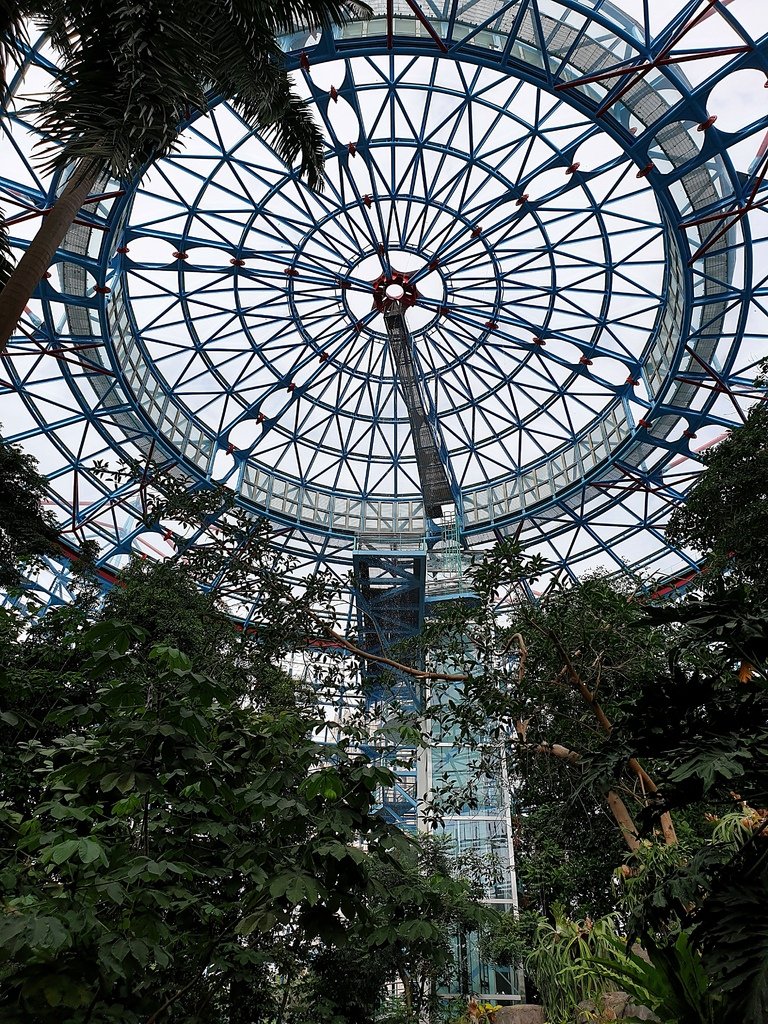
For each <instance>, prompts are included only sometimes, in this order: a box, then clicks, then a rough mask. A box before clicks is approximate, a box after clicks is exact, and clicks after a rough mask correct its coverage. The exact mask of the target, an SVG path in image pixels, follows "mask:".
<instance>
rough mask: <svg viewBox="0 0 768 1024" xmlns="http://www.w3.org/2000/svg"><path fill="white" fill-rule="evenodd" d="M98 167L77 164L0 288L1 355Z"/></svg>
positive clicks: (96, 164) (83, 162)
mask: <svg viewBox="0 0 768 1024" xmlns="http://www.w3.org/2000/svg"><path fill="white" fill-rule="evenodd" d="M100 170H101V167H100V164H99V161H97V160H92V159H88V160H81V161H80V162H79V163H78V165H77V166H76V167H75V169H74V171H73V172H72V174H71V175H70V177H69V180H68V181H67V184H66V185H65V187H64V191H63V192H62V193H61V195H60V196H59V198H58V199H57V200H56V202H55V204H54V205H53V206H52V207H51V209H50V210H49V212H48V213H47V214H46V215H45V216H44V217H43V222H42V224H41V225H40V230H39V231H38V232H37V234H36V235H35V237H34V238H33V239H32V241H31V242H30V244H29V248H28V249H27V251H26V252H25V253H24V255H23V256H22V257H21V259H20V260H19V262H18V265H17V267H16V269H15V270H14V271H13V273H12V274H11V276H10V277H9V279H8V282H7V283H6V285H5V287H4V288H3V290H2V291H0V355H1V354H2V353H3V352H5V350H6V348H7V347H8V340H9V339H10V337H11V335H12V334H13V332H14V330H15V329H16V325H17V324H18V322H19V320H20V319H21V316H22V314H23V312H24V308H25V307H26V306H27V304H28V303H29V300H30V298H31V297H32V293H33V292H34V290H35V288H36V287H37V285H38V283H39V282H40V280H41V279H42V277H43V275H44V274H45V272H46V270H47V269H48V267H49V266H50V265H51V260H52V259H53V257H54V256H55V254H56V250H57V249H58V248H59V246H60V245H61V243H62V241H63V239H64V236H65V235H66V233H67V231H68V230H69V228H70V226H71V225H72V222H73V221H74V219H75V218H76V217H77V215H78V213H79V212H80V207H81V206H82V205H83V203H84V202H85V200H86V199H87V198H88V195H89V193H90V191H91V189H92V188H93V186H94V185H95V184H96V181H97V179H98V177H99V172H100Z"/></svg>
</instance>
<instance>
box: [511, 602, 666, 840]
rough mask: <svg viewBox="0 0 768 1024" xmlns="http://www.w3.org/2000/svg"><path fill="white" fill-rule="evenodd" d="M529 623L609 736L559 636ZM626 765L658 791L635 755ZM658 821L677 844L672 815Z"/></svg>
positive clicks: (608, 726)
mask: <svg viewBox="0 0 768 1024" xmlns="http://www.w3.org/2000/svg"><path fill="white" fill-rule="evenodd" d="M530 624H531V626H532V627H533V628H534V629H535V630H536V631H537V632H538V633H541V634H543V635H544V636H546V637H547V639H548V640H550V641H551V642H552V643H553V644H554V645H555V647H556V648H557V651H558V653H559V655H560V657H561V658H562V659H563V663H564V665H565V667H566V670H567V672H568V676H569V678H570V680H571V682H572V683H573V684H574V686H575V687H576V689H577V690H578V691H579V693H580V694H581V696H582V697H583V698H584V700H585V701H586V702H587V704H589V706H590V707H591V708H592V711H593V712H594V714H595V717H596V718H597V721H598V722H599V724H600V728H601V729H602V730H603V732H604V733H605V734H606V736H610V735H611V733H612V732H613V725H612V723H611V721H610V719H609V718H608V716H607V715H606V713H605V712H604V711H603V709H602V708H601V707H600V705H599V704H598V702H597V700H596V699H595V695H594V693H593V692H592V691H591V690H590V688H589V687H588V686H587V684H586V683H585V682H584V680H583V679H582V678H581V676H580V675H579V673H578V672H577V670H576V667H575V666H574V664H573V662H572V661H571V658H570V656H569V654H568V652H567V651H566V650H565V648H564V647H563V645H562V643H561V642H560V638H559V637H558V636H557V634H556V633H554V632H553V631H552V630H551V629H549V628H547V627H546V626H541V625H540V624H539V623H537V622H533V621H530ZM627 766H628V768H630V770H631V771H633V772H634V773H635V775H636V776H637V777H638V779H639V780H640V782H641V783H642V784H643V785H644V786H645V788H646V789H647V790H648V792H649V793H658V791H659V787H658V786H657V785H656V783H655V782H654V781H653V779H652V778H651V777H650V775H649V774H648V772H646V770H645V769H644V768H643V766H642V765H641V764H640V762H639V761H638V760H637V758H636V757H630V758H629V759H628V760H627ZM659 823H660V825H661V831H662V834H663V836H664V842H665V843H666V844H667V846H675V845H676V844H677V835H676V833H675V826H674V825H673V823H672V816H671V815H670V813H669V812H668V811H665V812H664V813H663V814H662V815H661V816H660V818H659Z"/></svg>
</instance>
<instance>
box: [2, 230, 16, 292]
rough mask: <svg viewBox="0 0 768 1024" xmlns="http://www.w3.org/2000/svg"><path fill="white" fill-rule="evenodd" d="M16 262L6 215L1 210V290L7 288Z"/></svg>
mask: <svg viewBox="0 0 768 1024" xmlns="http://www.w3.org/2000/svg"><path fill="white" fill-rule="evenodd" d="M13 269H14V263H13V256H12V255H11V243H10V239H9V238H8V228H7V226H6V223H5V215H4V214H3V211H2V210H0V291H1V290H2V289H3V288H5V285H6V282H7V281H8V278H9V277H10V276H11V274H12V273H13Z"/></svg>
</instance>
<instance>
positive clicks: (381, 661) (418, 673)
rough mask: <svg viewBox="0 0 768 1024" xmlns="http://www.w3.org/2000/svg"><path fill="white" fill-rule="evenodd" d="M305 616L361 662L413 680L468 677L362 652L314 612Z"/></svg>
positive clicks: (462, 679) (461, 680) (463, 679)
mask: <svg viewBox="0 0 768 1024" xmlns="http://www.w3.org/2000/svg"><path fill="white" fill-rule="evenodd" d="M307 615H308V616H309V617H310V618H311V619H312V620H313V622H316V623H317V624H318V626H320V628H321V629H322V630H323V632H324V633H325V635H326V636H328V637H330V638H331V640H333V641H334V643H337V644H338V645H339V647H343V648H344V650H346V651H349V653H350V654H354V655H355V656H356V657H358V658H361V659H362V660H363V661H372V662H375V664H377V665H386V666H387V668H392V669H394V670H395V671H397V672H404V673H405V674H406V675H409V676H413V678H414V679H441V680H443V681H444V682H448V683H465V682H466V681H467V680H468V679H469V676H468V675H458V674H456V675H453V674H451V673H448V672H428V671H425V670H424V669H420V668H414V667H413V666H412V665H403V664H402V662H399V661H394V660H393V659H392V658H387V657H385V656H384V655H383V654H371V653H370V652H369V651H364V650H363V649H362V647H358V646H357V645H356V644H353V643H352V641H351V640H347V638H346V637H343V636H342V635H341V633H337V632H336V630H335V629H332V628H331V627H330V626H329V625H328V623H327V622H324V621H323V620H322V619H321V618H320V616H319V615H315V613H314V612H310V611H308V612H307Z"/></svg>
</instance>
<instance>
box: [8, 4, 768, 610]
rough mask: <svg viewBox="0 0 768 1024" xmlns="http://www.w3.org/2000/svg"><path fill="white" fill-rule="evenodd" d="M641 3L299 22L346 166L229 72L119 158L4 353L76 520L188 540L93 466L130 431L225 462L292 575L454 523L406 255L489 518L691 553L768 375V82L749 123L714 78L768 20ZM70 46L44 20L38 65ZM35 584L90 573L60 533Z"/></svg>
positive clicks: (463, 503) (19, 173)
mask: <svg viewBox="0 0 768 1024" xmlns="http://www.w3.org/2000/svg"><path fill="white" fill-rule="evenodd" d="M649 6H650V5H637V4H633V3H631V2H630V0H627V2H626V3H625V4H622V5H615V4H614V5H611V4H605V3H600V2H598V0H595V2H586V0H511V2H508V3H493V2H490V0H478V2H475V3H463V4H460V3H458V0H446V2H445V3H443V4H440V3H428V4H427V3H424V4H423V5H421V6H418V5H417V4H416V2H415V0H396V2H395V0H390V2H389V3H386V2H385V3H384V4H379V5H378V6H375V12H376V13H375V15H374V18H373V19H372V21H371V22H369V23H367V24H363V23H356V24H352V25H349V26H346V27H345V28H344V29H342V30H338V31H337V32H335V33H333V34H326V35H325V36H323V37H322V38H319V39H318V38H315V37H311V36H309V35H308V34H307V33H303V34H302V33H297V34H296V35H295V36H294V37H292V38H291V39H289V40H286V50H287V53H288V58H287V59H288V60H289V63H290V64H291V66H292V67H294V68H295V72H296V78H297V85H298V87H299V88H300V89H302V90H303V91H304V93H305V95H306V96H307V98H308V100H309V102H311V103H312V104H314V107H315V109H316V111H317V114H318V118H319V121H320V123H321V126H322V127H323V131H324V135H325V138H326V142H327V147H328V148H327V166H328V184H327V187H326V191H325V193H324V194H323V195H322V196H317V195H314V194H312V193H310V192H309V191H308V190H307V189H306V188H305V187H304V186H303V185H302V184H301V183H300V181H299V180H298V177H297V172H296V168H293V167H286V166H284V165H282V164H281V163H280V162H279V161H278V160H277V159H276V158H275V156H274V154H273V153H272V151H271V150H270V148H269V146H268V143H266V142H265V140H263V139H259V138H258V137H255V136H253V135H252V134H251V133H250V132H248V131H247V130H246V129H245V127H244V126H243V125H242V123H241V122H239V119H238V118H237V116H236V114H234V112H233V111H232V110H231V108H230V107H228V106H227V105H226V104H224V103H215V102H214V103H213V105H212V107H211V110H210V112H209V113H208V114H206V115H202V114H201V113H199V112H193V113H192V115H191V116H190V118H189V120H188V122H187V123H186V124H185V125H184V127H183V131H182V143H183V148H182V149H181V150H180V152H179V153H177V154H175V155H173V156H171V157H169V158H167V159H165V160H162V161H159V162H158V163H157V164H156V165H154V166H152V167H148V168H146V169H145V170H144V172H143V173H142V174H140V175H139V176H137V179H136V180H135V181H133V182H130V183H122V184H121V183H117V182H108V181H105V182H102V183H100V185H99V190H100V191H99V195H98V196H94V197H93V198H92V200H91V201H89V203H88V204H86V206H85V207H84V209H83V211H82V213H81V216H80V218H79V221H78V223H77V224H76V225H75V226H73V228H72V230H71V231H70V232H69V234H68V235H67V238H66V239H65V241H64V243H63V245H62V247H61V249H60V251H59V253H58V255H57V258H56V260H55V262H54V265H53V266H52V268H51V277H50V279H49V280H47V281H44V282H42V283H41V286H40V288H39V289H38V293H37V295H36V297H35V300H34V301H33V303H32V304H31V306H30V309H29V311H28V315H27V317H25V320H24V321H23V322H22V325H21V326H22V330H21V331H20V333H19V334H18V335H17V336H16V337H15V338H14V340H13V342H12V344H11V346H10V347H9V352H8V355H7V357H6V358H5V379H4V380H3V382H2V388H3V393H4V399H3V403H4V406H3V408H4V410H5V409H7V410H8V411H7V412H6V411H0V418H1V419H2V421H3V422H4V428H5V436H6V438H7V439H9V440H19V441H20V442H22V443H23V444H25V445H26V446H27V447H28V448H29V449H30V450H32V451H33V452H34V453H35V454H37V455H38V456H39V458H40V459H41V463H42V465H43V466H44V468H45V469H46V470H47V471H48V472H49V474H50V476H51V482H52V491H51V495H52V501H53V502H54V503H55V504H56V506H57V508H58V510H59V514H60V516H61V518H62V521H63V523H64V525H65V529H66V530H67V532H68V533H69V534H71V536H72V540H73V543H75V544H76V543H77V542H79V541H80V540H82V539H95V540H97V542H98V543H99V544H100V545H101V556H100V559H101V563H102V564H103V566H104V568H105V571H109V570H112V569H115V568H119V566H120V564H122V562H123V561H124V559H125V558H126V557H127V555H128V553H129V552H130V551H131V550H137V549H138V550H142V551H144V552H145V553H149V554H152V555H153V556H154V555H157V556H162V555H163V554H164V553H165V552H167V551H169V550H170V547H169V545H170V544H172V543H173V540H174V538H173V535H171V536H170V537H169V536H168V532H169V531H168V529H167V528H166V527H165V526H162V525H160V524H157V525H156V526H155V527H153V528H147V526H146V525H145V524H144V523H143V522H142V517H141V494H140V491H141V487H140V485H139V484H137V483H136V482H133V483H132V484H122V485H120V486H112V485H110V484H109V483H108V482H107V481H106V479H105V478H104V477H103V476H102V475H99V474H98V473H94V463H95V462H97V461H107V462H110V461H111V462H113V463H114V461H115V459H125V460H132V461H138V462H139V463H145V464H146V465H150V464H155V463H159V464H162V465H165V466H167V467H171V468H172V467H176V471H178V472H180V473H183V474H184V475H185V476H187V477H189V478H190V480H192V481H194V482H195V484H194V485H195V486H205V484H206V481H211V480H223V481H224V482H225V483H226V484H227V485H228V486H230V487H232V488H233V489H234V490H235V491H236V493H237V494H238V500H239V501H240V502H241V503H242V504H243V505H244V506H245V507H246V508H248V509H250V510H252V511H253V512H254V513H257V514H262V515H266V516H267V517H268V518H270V519H271V520H272V522H273V523H274V524H275V530H276V542H277V543H280V544H281V545H283V546H284V547H285V549H286V550H287V551H288V552H289V553H291V554H292V556H293V557H294V558H295V566H296V572H297V575H298V576H300V575H301V574H302V573H303V572H307V571H310V570H311V568H312V567H313V566H315V565H317V564H323V565H329V566H331V567H333V568H335V569H336V570H337V571H338V572H339V574H340V575H343V574H344V572H345V571H346V570H348V568H349V566H350V564H351V548H352V546H353V544H354V538H355V535H356V534H359V533H366V532H373V533H392V534H405V535H407V536H411V537H416V536H421V535H422V534H423V533H424V532H425V531H428V530H429V529H430V528H431V527H430V523H429V522H428V520H427V517H425V515H424V511H423V502H422V498H421V490H420V481H419V476H418V473H417V471H416V454H415V450H414V447H413V439H412V437H411V427H410V423H409V420H408V415H407V411H406V408H405V405H404V401H403V395H402V390H401V385H400V384H399V383H398V373H397V366H396V364H395V362H394V360H393V357H392V353H391V351H390V347H389V345H388V343H387V335H386V331H385V330H384V327H383V324H382V318H381V314H380V312H379V311H378V310H376V309H375V308H374V307H373V302H372V298H373V295H372V285H373V282H374V280H376V279H377V278H378V277H379V276H380V275H381V274H382V273H383V274H385V275H386V274H387V273H390V272H391V271H392V270H396V271H399V272H401V273H403V272H405V273H408V274H409V276H410V278H411V280H412V282H413V283H414V284H415V286H416V288H417V289H418V292H419V299H418V302H417V305H416V306H415V307H414V308H413V309H412V310H410V311H409V314H408V317H409V328H410V331H411V336H412V339H413V347H414V358H415V361H416V365H417V367H418V369H419V372H420V387H421V390H422V393H423V397H424V402H425V407H426V408H427V409H428V413H429V417H430V422H431V423H432V429H433V430H434V432H435V436H436V444H437V449H436V450H437V451H438V453H439V457H440V459H441V461H442V462H443V463H444V466H445V471H446V473H447V474H448V477H449V478H450V481H451V483H452V488H453V492H454V495H455V498H456V501H457V506H458V513H459V516H460V519H461V523H462V536H463V543H464V544H465V545H468V546H471V547H483V546H486V545H487V544H489V543H491V542H492V541H493V540H494V539H495V538H498V537H500V536H504V535H506V534H508V533H509V532H514V533H515V534H516V535H519V537H520V539H521V540H522V541H523V542H524V543H526V544H527V545H528V546H529V548H530V549H531V550H539V551H541V552H542V553H543V554H544V556H545V558H546V560H547V562H548V563H549V565H550V567H551V574H555V573H561V572H566V573H570V574H576V573H578V572H580V571H583V570H585V569H587V568H590V567H594V566H595V565H597V564H602V565H605V566H607V567H609V568H616V569H617V570H624V569H626V568H627V567H629V568H630V569H632V570H633V571H638V572H647V573H651V572H653V573H656V574H662V575H673V574H675V573H682V572H686V571H688V570H689V569H690V568H691V567H693V566H695V560H694V559H693V558H692V557H691V556H690V555H686V554H685V553H680V552H673V551H670V549H669V548H668V545H667V544H666V542H665V540H664V536H663V527H664V522H665V519H666V517H667V515H668V511H669V509H670V507H672V506H673V505H674V504H675V503H676V502H677V501H679V500H680V499H681V498H682V497H683V495H684V493H685V490H686V488H687V486H688V485H689V484H690V482H691V481H692V480H693V479H694V478H695V474H696V472H697V458H698V456H697V450H698V449H699V448H700V447H701V445H702V444H706V443H708V442H710V441H711V440H712V439H713V438H714V437H716V436H718V434H720V433H722V432H723V431H725V430H727V429H729V428H730V427H731V426H733V425H737V424H738V423H739V422H740V419H741V418H742V416H743V409H744V406H745V404H746V403H748V402H749V401H750V400H752V399H753V398H754V397H755V395H756V391H755V389H754V387H753V378H754V376H755V368H756V365H757V362H758V360H759V358H760V357H761V356H762V355H763V352H764V349H763V350H762V351H761V343H762V342H763V340H764V338H765V333H766V332H765V312H764V304H765V298H764V297H765V293H766V281H767V280H768V257H766V241H765V236H766V229H765V215H764V210H763V208H764V204H765V201H766V198H767V197H768V192H767V191H766V184H765V174H766V168H767V167H768V155H767V154H766V143H765V141H764V140H765V139H768V134H766V130H767V129H768V117H766V116H764V115H763V114H762V110H761V106H760V103H759V102H758V100H757V96H755V97H754V104H753V106H752V107H750V106H749V104H748V103H747V104H743V109H741V111H736V110H735V109H729V110H728V111H727V114H728V118H729V123H733V122H734V118H735V119H736V122H735V128H734V130H733V131H726V130H724V129H723V127H722V124H723V121H724V120H725V117H724V115H723V113H722V111H718V110H716V109H714V108H713V109H710V96H711V94H712V93H713V91H714V90H717V91H718V94H720V95H723V94H724V90H726V91H727V88H728V83H729V82H731V81H736V78H735V76H740V77H744V75H745V74H749V72H750V71H751V72H752V73H753V75H756V74H758V73H760V74H762V75H764V76H766V77H768V44H767V42H766V37H763V38H762V39H755V38H753V37H752V36H751V35H750V34H749V31H748V27H749V26H748V24H747V22H748V21H749V19H748V18H747V17H746V15H747V14H748V11H747V8H746V5H745V0H735V2H734V3H732V4H730V5H729V4H726V3H724V2H714V3H710V2H709V0H706V2H704V0H691V2H685V3H683V2H678V3H671V4H670V5H669V6H668V11H669V18H668V20H667V21H666V23H665V24H654V23H648V19H649V18H651V17H652V15H651V13H650V12H649V11H648V7H649ZM622 7H626V8H627V10H630V9H631V10H632V11H635V13H636V15H637V14H638V12H639V16H640V17H641V21H640V22H638V21H634V20H633V19H632V18H631V17H630V16H629V15H628V14H627V13H626V12H625V11H624V10H622ZM740 9H741V11H740ZM643 12H644V13H643ZM740 13H741V15H742V16H740ZM653 17H657V15H653ZM745 26H746V27H745ZM699 68H704V69H705V70H703V71H699ZM51 74H55V67H54V65H53V64H52V63H51V62H50V59H49V57H48V56H47V55H46V51H45V45H44V43H42V42H41V43H39V44H38V45H37V46H36V47H34V48H33V49H32V50H31V51H30V54H29V58H28V61H27V63H26V65H25V67H24V68H22V70H21V72H20V74H19V75H18V76H17V79H16V81H15V82H14V83H13V92H14V94H15V95H21V93H22V92H23V91H24V89H25V88H27V89H31V88H32V86H33V85H35V87H36V88H40V87H41V86H43V87H44V84H45V79H46V76H50V75H51ZM36 79H37V81H35V80H36ZM726 98H727V97H726ZM20 109H21V104H19V107H18V108H17V109H16V110H11V112H10V113H9V114H7V115H6V117H5V118H4V121H3V125H2V127H3V131H4V133H5V136H6V137H7V138H8V139H9V140H10V141H11V145H12V146H14V147H18V148H17V149H15V150H14V152H15V153H16V154H17V158H16V161H15V162H16V169H15V172H13V173H11V174H9V176H8V177H5V178H0V206H4V207H5V208H6V210H8V211H9V212H10V214H11V216H10V223H11V230H12V232H14V233H15V235H16V237H15V239H14V240H15V243H16V244H17V245H18V247H19V248H23V246H24V245H25V244H26V241H27V239H28V238H29V236H30V229H34V225H35V220H36V217H37V216H40V215H43V213H44V211H45V209H47V208H48V207H49V206H50V205H51V203H52V201H53V197H54V196H55V194H56V191H57V189H58V187H59V185H60V182H59V181H58V180H43V179H42V178H41V177H40V176H39V174H38V173H36V172H35V170H34V166H33V163H32V161H31V157H30V149H31V144H32V143H33V142H34V140H35V130H34V128H33V126H30V125H28V124H27V123H26V122H25V120H24V117H23V116H22V114H21V113H19V110H20ZM739 112H740V113H741V114H742V116H741V118H740V120H739V119H738V118H737V117H736V114H737V113H739ZM718 114H719V115H720V121H718V120H717V115H718ZM742 122H743V123H742ZM761 212H762V213H763V216H762V217H761ZM14 214H15V216H14ZM36 585H37V586H38V587H39V588H41V591H45V590H46V589H50V590H51V592H53V591H56V593H57V594H58V595H59V598H61V599H65V598H66V586H67V583H66V567H65V568H64V569H63V570H59V569H56V568H55V567H52V573H51V577H50V578H49V579H41V580H39V581H37V584H36ZM231 597H232V600H233V602H234V604H235V606H236V608H237V610H238V612H239V614H242V615H243V616H244V617H245V618H247V617H248V616H249V614H250V609H249V603H248V598H247V596H246V595H234V594H233V595H231Z"/></svg>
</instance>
